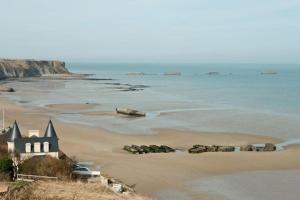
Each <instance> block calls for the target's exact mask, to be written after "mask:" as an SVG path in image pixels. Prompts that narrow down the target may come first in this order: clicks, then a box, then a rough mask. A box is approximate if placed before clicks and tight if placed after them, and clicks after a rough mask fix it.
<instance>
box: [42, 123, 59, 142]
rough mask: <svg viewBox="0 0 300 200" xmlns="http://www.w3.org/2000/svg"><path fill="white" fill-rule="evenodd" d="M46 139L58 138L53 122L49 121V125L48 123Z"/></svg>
mask: <svg viewBox="0 0 300 200" xmlns="http://www.w3.org/2000/svg"><path fill="white" fill-rule="evenodd" d="M44 137H54V138H57V135H56V132H55V129H54V126H53V124H52V121H51V120H49V123H48V126H47V129H46V131H45V135H44Z"/></svg>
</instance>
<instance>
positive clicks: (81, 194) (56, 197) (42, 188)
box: [0, 181, 151, 200]
mask: <svg viewBox="0 0 300 200" xmlns="http://www.w3.org/2000/svg"><path fill="white" fill-rule="evenodd" d="M20 184H21V183H20V182H19V183H18V185H17V186H16V185H15V186H14V187H15V188H21V189H16V190H15V191H11V192H9V193H8V194H6V195H5V196H2V197H0V199H1V200H28V199H30V200H87V199H88V200H99V199H101V200H151V199H150V198H147V197H143V196H140V195H138V194H116V193H113V192H112V191H111V190H110V189H108V188H106V187H104V186H102V185H100V184H99V183H79V182H62V181H58V182H44V181H37V182H34V183H31V184H28V185H26V186H24V187H20ZM0 186H1V183H0Z"/></svg>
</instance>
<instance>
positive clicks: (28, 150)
mask: <svg viewBox="0 0 300 200" xmlns="http://www.w3.org/2000/svg"><path fill="white" fill-rule="evenodd" d="M25 152H26V153H30V152H31V144H30V143H26V144H25Z"/></svg>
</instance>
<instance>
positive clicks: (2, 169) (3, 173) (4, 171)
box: [0, 157, 13, 180]
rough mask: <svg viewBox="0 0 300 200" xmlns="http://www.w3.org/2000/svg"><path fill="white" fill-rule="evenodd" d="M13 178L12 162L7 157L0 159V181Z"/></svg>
mask: <svg viewBox="0 0 300 200" xmlns="http://www.w3.org/2000/svg"><path fill="white" fill-rule="evenodd" d="M12 176H13V161H12V160H11V159H10V158H9V157H4V158H2V159H0V180H8V179H11V178H12Z"/></svg>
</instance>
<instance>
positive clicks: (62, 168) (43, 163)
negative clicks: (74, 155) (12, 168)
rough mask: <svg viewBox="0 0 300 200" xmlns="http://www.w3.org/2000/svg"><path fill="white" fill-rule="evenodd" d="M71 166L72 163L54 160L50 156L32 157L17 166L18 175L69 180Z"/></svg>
mask: <svg viewBox="0 0 300 200" xmlns="http://www.w3.org/2000/svg"><path fill="white" fill-rule="evenodd" d="M72 166H73V164H72V162H70V161H69V160H65V159H56V158H53V157H51V156H42V157H33V158H30V159H27V160H25V161H24V162H22V163H21V164H20V165H19V173H21V174H30V175H40V176H54V177H58V178H60V179H69V177H70V175H71V172H72Z"/></svg>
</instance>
